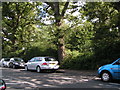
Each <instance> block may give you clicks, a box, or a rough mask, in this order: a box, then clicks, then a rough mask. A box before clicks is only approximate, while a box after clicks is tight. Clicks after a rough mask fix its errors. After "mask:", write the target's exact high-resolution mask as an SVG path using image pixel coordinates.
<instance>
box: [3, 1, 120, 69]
mask: <svg viewBox="0 0 120 90" xmlns="http://www.w3.org/2000/svg"><path fill="white" fill-rule="evenodd" d="M1 34H2V57H20V58H23V59H24V60H25V61H28V60H30V59H31V58H32V57H36V56H53V57H55V58H56V59H57V60H58V61H59V62H60V65H61V68H67V69H97V68H98V67H99V66H101V65H104V64H107V63H111V62H113V61H114V60H116V59H117V58H120V2H86V3H85V2H84V3H83V2H44V3H43V2H3V3H2V32H1Z"/></svg>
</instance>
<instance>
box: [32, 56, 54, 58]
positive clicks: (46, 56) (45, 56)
mask: <svg viewBox="0 0 120 90" xmlns="http://www.w3.org/2000/svg"><path fill="white" fill-rule="evenodd" d="M34 58H54V57H50V56H45V57H43V56H40V57H39V56H38V57H34Z"/></svg>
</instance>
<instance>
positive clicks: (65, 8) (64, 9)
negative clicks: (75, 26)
mask: <svg viewBox="0 0 120 90" xmlns="http://www.w3.org/2000/svg"><path fill="white" fill-rule="evenodd" d="M68 5H69V2H66V3H65V6H64V8H63V10H62V13H61V16H62V17H63V16H64V14H65V12H66V10H67V7H68Z"/></svg>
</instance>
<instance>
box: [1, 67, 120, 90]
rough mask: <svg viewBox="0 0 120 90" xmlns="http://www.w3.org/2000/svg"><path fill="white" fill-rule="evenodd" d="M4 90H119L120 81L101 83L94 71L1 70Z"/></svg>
mask: <svg viewBox="0 0 120 90" xmlns="http://www.w3.org/2000/svg"><path fill="white" fill-rule="evenodd" d="M0 70H1V71H2V79H3V80H4V81H5V82H6V85H7V89H6V90H10V89H11V90H13V89H14V90H18V89H24V90H25V89H31V90H33V89H38V88H107V89H110V88H112V89H115V88H116V89H118V90H120V81H113V82H102V81H101V80H100V79H99V78H98V77H97V76H96V72H94V71H87V70H86V71H75V70H61V69H60V70H58V71H56V72H54V73H52V72H42V73H37V72H35V71H25V70H24V69H12V68H1V67H0Z"/></svg>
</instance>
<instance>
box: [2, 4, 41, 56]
mask: <svg viewBox="0 0 120 90" xmlns="http://www.w3.org/2000/svg"><path fill="white" fill-rule="evenodd" d="M37 4H40V3H30V2H3V3H2V5H3V8H2V9H3V10H2V34H3V35H2V36H3V38H2V39H3V47H2V48H3V54H7V53H11V52H13V53H14V52H16V51H18V52H22V51H24V50H25V49H27V46H29V44H30V42H32V41H34V39H35V38H37V34H36V33H37V30H36V23H38V20H37V18H36V17H37ZM35 34H36V35H35Z"/></svg>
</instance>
